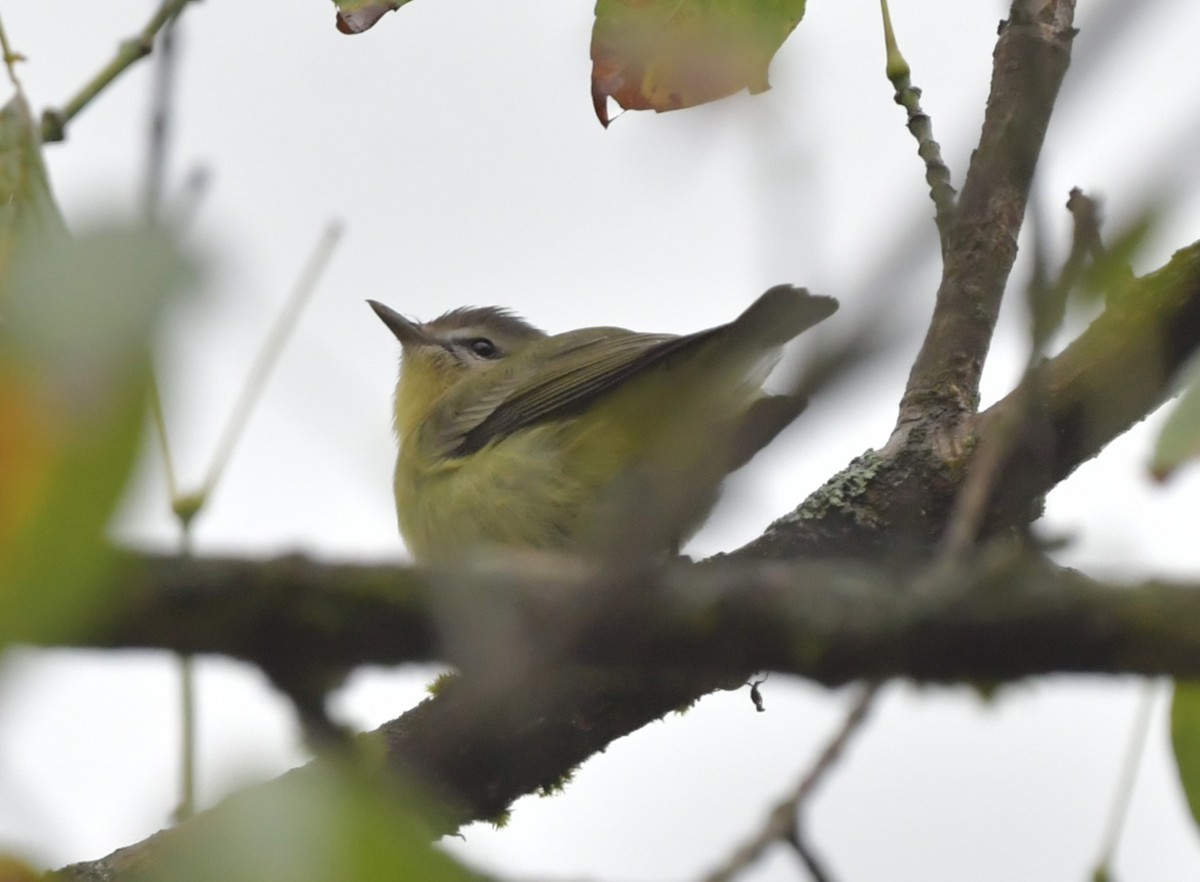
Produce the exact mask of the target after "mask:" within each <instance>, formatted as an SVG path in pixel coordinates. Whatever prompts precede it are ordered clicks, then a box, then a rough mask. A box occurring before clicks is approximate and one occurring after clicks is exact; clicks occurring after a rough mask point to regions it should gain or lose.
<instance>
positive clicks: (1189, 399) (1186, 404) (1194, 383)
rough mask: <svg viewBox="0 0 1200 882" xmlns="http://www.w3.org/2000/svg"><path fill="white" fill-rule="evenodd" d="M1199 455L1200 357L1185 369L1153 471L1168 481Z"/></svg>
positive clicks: (1152, 464)
mask: <svg viewBox="0 0 1200 882" xmlns="http://www.w3.org/2000/svg"><path fill="white" fill-rule="evenodd" d="M1197 456H1200V358H1197V359H1192V361H1191V363H1190V364H1189V365H1188V366H1187V367H1186V368H1185V370H1184V372H1183V393H1182V394H1181V395H1180V396H1179V400H1178V401H1176V402H1175V407H1174V409H1173V410H1172V411H1171V413H1170V415H1169V416H1168V417H1167V420H1166V422H1165V423H1163V427H1162V431H1161V432H1159V434H1158V442H1157V443H1156V444H1155V445H1154V457H1153V459H1152V460H1151V462H1150V473H1151V474H1152V475H1154V477H1155V478H1157V479H1158V480H1160V481H1165V480H1166V479H1167V478H1169V477H1170V476H1171V474H1172V473H1174V471H1175V470H1176V469H1178V468H1179V467H1180V466H1181V465H1183V464H1184V463H1185V462H1187V461H1188V460H1191V459H1195V458H1196V457H1197Z"/></svg>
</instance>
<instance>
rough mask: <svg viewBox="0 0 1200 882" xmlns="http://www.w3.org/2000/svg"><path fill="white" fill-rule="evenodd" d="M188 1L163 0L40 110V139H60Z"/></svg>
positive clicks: (148, 50)
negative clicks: (84, 77) (61, 97)
mask: <svg viewBox="0 0 1200 882" xmlns="http://www.w3.org/2000/svg"><path fill="white" fill-rule="evenodd" d="M192 2H195V0H165V2H163V3H162V4H161V5H160V6H159V7H158V9H157V10H155V13H154V15H153V16H151V18H150V21H149V22H147V23H146V26H145V27H144V28H142V30H141V31H139V32H138V33H137V34H135V35H134V36H133V37H131V38H129V39H127V40H124V41H122V42H121V44H120V46H119V47H118V48H117V53H116V55H114V56H113V58H112V60H111V61H109V62H108V64H106V65H105V66H104V67H103V68H101V70H100V71H99V72H98V73H97V74H96V75H95V76H93V77H92V78H91V79H90V80H89V81H88V82H87V83H86V84H85V85H84V86H83V88H82V89H80V90H79V92H77V93H76V94H75V95H74V96H73V97H72V98H71V99H70V100H69V101H68V102H67V103H66V104H65V105H64V106H63V107H62V108H61V109H59V110H51V109H47V110H46V111H44V112H43V113H42V140H43V141H45V142H47V143H49V142H51V141H61V140H63V138H64V137H66V128H67V125H68V124H69V123H70V122H71V120H73V119H74V118H75V117H76V116H77V115H78V114H79V112H80V111H81V110H83V109H84V108H85V107H87V106H88V105H89V104H90V103H91V102H92V101H93V100H94V99H95V98H96V96H97V95H99V94H100V93H101V92H103V91H104V90H105V89H106V88H107V87H108V86H109V85H110V84H111V83H112V82H113V80H115V79H116V78H117V77H119V76H120V75H121V74H122V73H124V72H125V70H126V69H127V68H129V67H130V66H131V65H133V64H134V63H135V62H137V61H140V60H141V59H143V58H145V57H146V56H147V55H149V54H150V53H151V52H152V51H153V49H154V38H155V36H156V35H157V34H158V32H159V31H160V30H162V29H163V28H164V27H166V25H167V23H168V22H170V21H172V20H173V19H175V18H176V17H177V16H178V15H179V13H180V12H182V11H183V8H184V7H185V6H187V5H188V4H189V3H192Z"/></svg>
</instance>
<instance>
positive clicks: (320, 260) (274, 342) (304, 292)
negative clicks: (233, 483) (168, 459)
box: [200, 221, 342, 497]
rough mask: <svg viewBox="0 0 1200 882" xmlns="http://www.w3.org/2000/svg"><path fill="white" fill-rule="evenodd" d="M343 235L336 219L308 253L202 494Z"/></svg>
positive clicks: (248, 379) (202, 492)
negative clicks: (306, 260)
mask: <svg viewBox="0 0 1200 882" xmlns="http://www.w3.org/2000/svg"><path fill="white" fill-rule="evenodd" d="M341 235H342V226H341V224H340V223H338V222H336V221H333V222H331V223H330V224H329V225H328V226H326V227H325V230H324V231H323V232H322V234H321V238H320V239H319V240H318V241H317V244H316V245H315V246H314V247H313V250H312V253H311V254H310V255H309V258H308V262H307V263H306V264H305V265H304V268H303V269H302V270H301V272H300V278H299V279H297V281H296V285H295V287H294V288H293V289H292V292H291V294H290V295H289V296H288V300H287V303H286V304H285V305H284V308H283V309H282V310H281V311H280V313H279V316H278V317H277V318H276V320H275V324H274V326H273V327H272V328H271V331H270V333H269V334H267V337H266V339H265V340H264V341H263V345H262V348H261V349H260V350H259V351H258V355H257V356H256V357H255V359H254V363H253V364H252V365H251V367H250V373H249V374H248V375H247V376H246V382H245V383H243V384H242V389H241V392H240V394H239V395H238V399H237V402H236V403H235V404H234V407H233V411H232V412H231V413H230V415H229V422H227V423H226V424H225V430H224V431H223V432H222V433H221V439H220V441H218V443H217V450H216V452H215V453H214V454H213V458H212V464H211V465H210V466H209V469H208V475H207V476H206V477H205V479H204V484H203V485H202V488H201V490H200V495H201V496H202V497H208V496H210V495H211V494H212V492H213V490H214V489H215V488H216V486H217V482H218V481H219V480H220V479H221V475H222V473H223V472H224V471H225V466H226V465H227V464H228V462H229V457H230V456H232V454H233V449H234V447H236V446H237V441H238V438H239V437H241V433H242V431H243V430H244V429H245V427H246V423H247V422H248V421H249V419H250V414H251V412H252V411H253V410H254V403H255V402H256V401H257V400H258V396H259V394H260V393H261V392H262V390H263V387H264V386H265V385H266V382H267V377H268V376H270V373H271V370H272V368H274V367H275V363H276V362H277V361H278V360H279V355H280V353H281V352H282V351H283V346H284V344H285V343H286V342H287V340H288V337H289V336H291V333H292V330H293V328H295V326H296V322H297V321H298V320H299V318H300V314H301V313H302V312H303V311H304V307H305V306H306V305H307V304H308V301H309V300H310V299H311V298H312V295H313V292H314V291H315V290H316V287H317V282H318V281H320V279H321V274H322V273H323V272H324V271H325V267H326V266H328V264H329V259H330V258H331V257H332V256H333V249H334V248H335V247H336V246H337V243H338V240H339V239H340V238H341Z"/></svg>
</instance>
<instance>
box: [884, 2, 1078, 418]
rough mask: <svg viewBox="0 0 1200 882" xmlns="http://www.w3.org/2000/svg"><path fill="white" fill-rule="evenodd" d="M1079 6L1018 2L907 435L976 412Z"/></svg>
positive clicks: (995, 73) (909, 408)
mask: <svg viewBox="0 0 1200 882" xmlns="http://www.w3.org/2000/svg"><path fill="white" fill-rule="evenodd" d="M1074 15H1075V2H1074V0H1015V2H1014V3H1013V5H1012V10H1011V12H1010V15H1009V18H1008V20H1007V21H1006V22H1004V23H1003V24H1002V25H1001V33H1000V39H999V40H998V41H997V43H996V49H995V52H994V55H993V60H994V63H993V67H992V89H991V94H990V95H989V97H988V103H987V111H986V114H985V116H984V121H983V132H982V135H981V137H980V140H979V146H978V147H977V148H976V149H975V153H974V155H973V156H972V158H971V165H970V168H969V169H968V170H967V176H966V179H965V181H964V182H963V189H962V196H961V197H960V199H959V202H958V210H957V213H956V214H955V217H954V223H953V225H952V228H951V230H950V234H949V237H948V247H946V248H944V249H943V251H944V255H943V257H944V260H943V268H942V281H941V285H940V286H939V288H938V292H937V302H936V305H935V307H934V312H933V318H932V320H931V321H930V324H929V330H928V332H927V334H926V337H925V342H924V344H923V345H922V347H921V351H920V353H919V354H918V356H917V359H916V361H915V362H914V363H913V368H912V372H911V373H910V375H909V379H908V387H907V388H906V389H905V392H904V397H903V399H902V400H901V402H900V415H899V419H898V423H897V425H898V427H901V428H902V427H905V426H907V425H909V424H914V423H918V422H920V421H922V420H923V419H926V418H928V417H934V418H936V419H937V420H938V421H939V422H942V423H943V424H944V425H945V426H946V427H947V428H950V429H953V428H954V427H955V426H956V425H957V424H958V423H959V422H961V420H963V419H964V418H966V417H967V416H969V415H970V414H972V413H974V411H975V408H976V404H977V399H978V395H979V378H980V375H981V374H982V372H983V363H984V359H985V358H986V357H987V352H988V348H989V347H990V345H991V339H992V332H993V330H994V329H995V326H996V317H997V315H998V314H999V311H1000V301H1001V299H1002V298H1003V296H1004V287H1005V284H1006V283H1007V281H1008V276H1009V272H1010V271H1011V270H1012V265H1013V261H1014V260H1015V259H1016V256H1017V235H1018V233H1019V232H1020V230H1021V223H1022V220H1023V219H1024V217H1025V207H1026V203H1027V201H1028V199H1029V188H1030V184H1031V182H1032V180H1033V172H1034V169H1035V168H1036V166H1037V160H1038V155H1039V154H1040V152H1041V149H1042V142H1043V140H1044V139H1045V135H1046V128H1047V126H1048V125H1049V123H1050V115H1051V112H1052V111H1053V109H1054V102H1055V99H1056V98H1057V96H1058V89H1059V86H1060V84H1061V83H1062V78H1063V75H1064V74H1065V73H1066V70H1067V65H1068V64H1069V62H1070V56H1071V42H1072V40H1073V38H1074V36H1075V30H1074V27H1073V21H1074Z"/></svg>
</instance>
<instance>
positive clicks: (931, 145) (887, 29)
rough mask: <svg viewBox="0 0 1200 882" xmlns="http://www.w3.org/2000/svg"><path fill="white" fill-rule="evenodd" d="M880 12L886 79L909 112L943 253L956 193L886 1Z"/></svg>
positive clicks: (896, 99) (897, 101)
mask: <svg viewBox="0 0 1200 882" xmlns="http://www.w3.org/2000/svg"><path fill="white" fill-rule="evenodd" d="M879 6H880V8H881V10H882V11H883V40H884V46H885V48H886V49H887V78H888V80H889V82H891V84H892V87H893V88H894V89H895V90H896V94H895V101H896V103H897V104H899V105H900V106H901V107H903V108H904V109H905V110H907V111H908V123H907V126H908V130H909V132H911V133H912V136H913V137H914V138H916V139H917V155H918V156H920V157H921V159H923V160H925V181H926V182H927V183H928V184H929V195H930V197H931V198H932V199H933V206H934V222H935V223H936V224H937V228H938V238H939V239H940V240H941V243H942V253H943V254H945V253H946V251H947V249H948V247H949V238H950V226H951V224H952V223H953V222H954V211H955V206H956V200H957V197H958V193H957V191H956V190H955V189H954V187H953V186H951V184H950V169H949V168H948V167H947V166H946V163H945V162H944V161H943V160H942V148H941V145H940V144H938V142H937V141H936V140H934V137H933V122H932V120H930V118H929V115H928V114H927V113H925V111H924V110H923V109H922V108H921V90H920V89H919V88H917V87H916V86H914V85H913V84H912V79H911V74H912V70H911V68H909V66H908V62H907V61H906V60H905V58H904V56H903V55H902V54H901V53H900V47H899V45H898V44H897V43H896V34H895V32H894V31H893V30H892V16H891V12H890V11H889V10H888V4H887V0H879Z"/></svg>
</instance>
